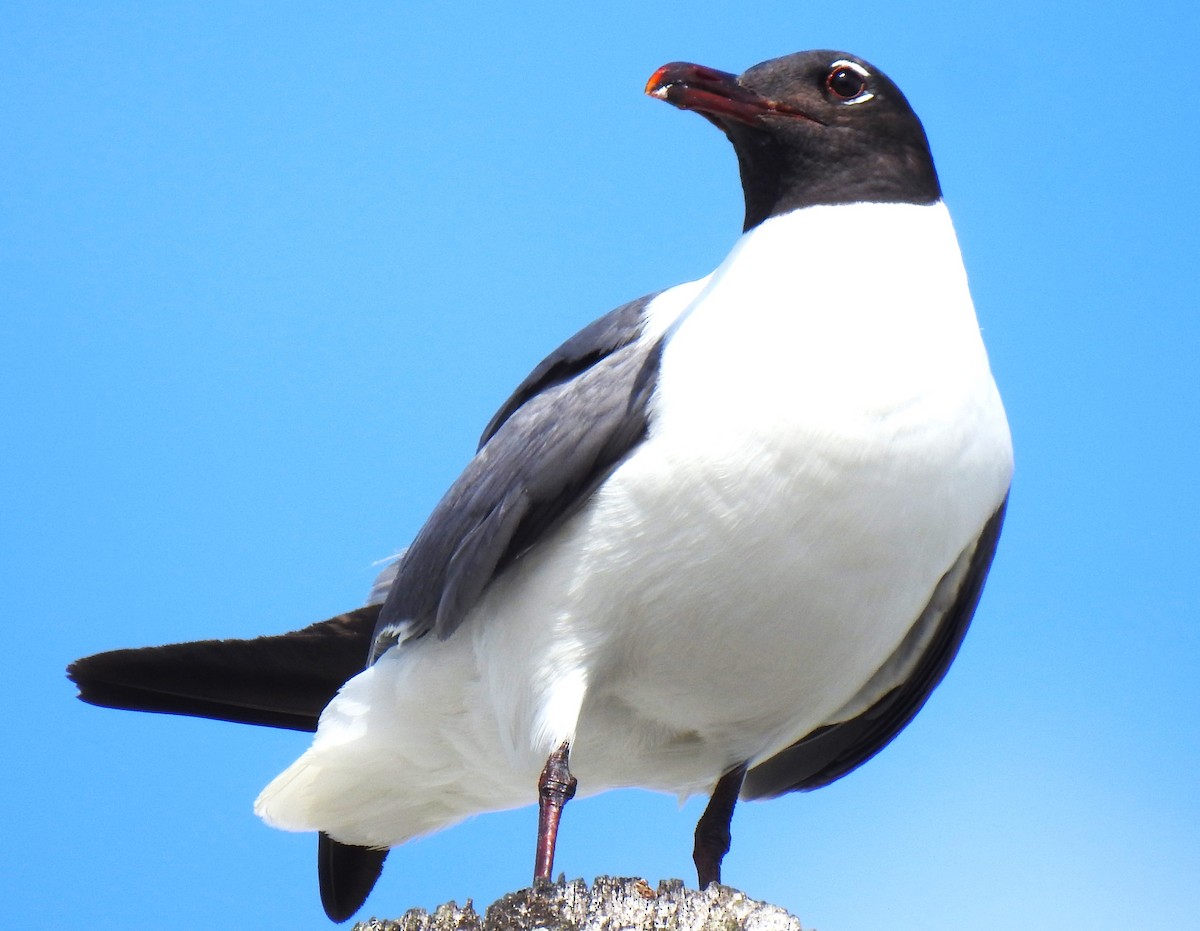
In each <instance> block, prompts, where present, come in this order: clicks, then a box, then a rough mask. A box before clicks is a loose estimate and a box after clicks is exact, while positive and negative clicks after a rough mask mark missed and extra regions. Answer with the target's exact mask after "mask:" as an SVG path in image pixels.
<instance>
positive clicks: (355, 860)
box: [317, 833, 388, 921]
mask: <svg viewBox="0 0 1200 931" xmlns="http://www.w3.org/2000/svg"><path fill="white" fill-rule="evenodd" d="M387 855H388V852H387V851H386V850H376V849H374V848H372V847H355V846H352V845H350V844H342V843H339V842H338V841H335V840H334V839H333V838H331V837H330V836H329V835H328V834H324V833H322V834H321V835H320V838H319V839H318V841H317V879H318V880H319V882H320V884H321V905H322V906H323V907H324V909H325V914H326V915H328V916H329V917H330V919H331V920H333V921H345V920H346V919H347V918H349V917H350V916H351V915H353V914H354V913H355V912H357V911H358V910H359V909H360V908H362V905H363V902H365V901H367V896H368V895H370V894H371V890H372V889H373V888H375V882H376V881H377V880H378V879H379V874H380V873H381V872H382V871H383V861H384V859H385V858H386V857H387Z"/></svg>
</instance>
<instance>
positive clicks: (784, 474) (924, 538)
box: [256, 204, 1012, 846]
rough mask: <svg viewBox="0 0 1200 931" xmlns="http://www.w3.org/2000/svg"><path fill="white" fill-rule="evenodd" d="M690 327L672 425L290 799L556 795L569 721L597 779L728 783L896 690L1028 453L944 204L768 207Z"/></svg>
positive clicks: (335, 741) (413, 664)
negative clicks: (954, 569)
mask: <svg viewBox="0 0 1200 931" xmlns="http://www.w3.org/2000/svg"><path fill="white" fill-rule="evenodd" d="M663 334H666V340H667V341H666V344H665V349H664V351H663V354H662V359H661V369H660V373H659V379H658V383H657V388H656V391H655V395H654V397H653V399H652V405H651V427H650V432H649V436H648V437H647V439H646V440H645V441H644V442H643V443H642V444H641V445H640V446H638V447H637V448H636V449H635V450H634V452H633V453H632V454H631V455H630V456H629V457H628V459H626V460H625V461H624V462H623V463H622V464H621V465H620V467H619V468H617V469H616V470H615V472H614V473H613V474H612V475H611V476H609V478H608V479H607V480H606V481H605V482H604V484H603V485H602V486H601V487H600V489H599V490H598V491H597V492H596V493H595V494H594V495H593V496H592V498H591V499H590V500H589V501H588V502H587V504H585V505H584V507H583V508H581V509H580V510H579V511H578V512H576V513H575V514H574V515H573V516H572V517H570V518H569V519H568V520H566V521H565V522H564V523H563V524H561V525H560V526H559V527H558V528H557V529H556V530H555V531H554V532H553V533H552V534H551V535H550V536H549V537H548V538H547V539H546V540H544V541H543V545H541V546H538V547H535V548H534V549H532V550H530V551H529V552H528V553H527V554H526V555H525V556H523V557H522V558H521V559H520V560H519V561H518V562H517V563H515V564H514V565H513V566H512V567H511V568H510V569H509V570H508V571H506V572H504V573H503V574H502V575H501V576H500V577H499V578H497V579H496V580H494V582H493V583H492V584H491V585H490V586H489V587H488V589H487V590H486V591H485V593H484V595H483V597H482V598H481V600H480V602H479V604H478V605H477V606H476V607H475V608H474V609H473V610H472V612H471V614H470V615H469V616H468V618H467V619H466V620H465V621H464V623H463V625H462V627H461V628H460V629H459V631H457V632H456V634H455V635H454V636H452V637H450V638H449V639H447V640H445V641H437V640H435V639H434V638H432V637H430V638H425V639H424V640H421V641H419V642H417V643H416V644H414V645H413V646H412V647H411V648H408V649H394V650H391V651H389V652H388V653H386V654H385V655H384V656H383V657H382V658H381V659H380V660H379V662H378V663H377V664H376V665H375V666H373V667H371V668H370V669H368V670H367V671H366V672H364V673H362V674H361V675H359V676H357V677H356V678H354V679H352V680H351V681H350V682H349V683H347V685H346V686H345V687H344V688H343V690H342V692H341V693H340V695H339V696H338V698H336V699H335V700H334V702H333V703H332V704H331V705H330V706H329V707H328V708H327V709H326V711H325V714H324V715H323V716H322V719H321V725H320V728H319V730H318V733H317V736H316V738H315V740H314V743H313V746H312V748H311V749H310V750H309V751H308V752H307V753H306V754H305V755H304V756H303V757H301V758H300V760H298V761H297V762H296V763H295V764H293V766H292V767H290V768H289V769H288V770H287V771H285V772H284V773H283V774H281V775H280V776H279V777H278V778H277V779H276V780H275V781H274V782H273V783H272V784H271V785H270V786H268V788H267V789H266V790H264V792H263V794H262V796H260V798H259V801H258V803H257V806H256V810H257V811H258V812H259V813H260V814H261V815H262V816H263V817H264V818H266V819H267V820H268V821H270V822H271V823H272V824H275V825H277V826H279V827H284V828H289V829H294V830H311V829H318V828H319V829H321V830H325V831H327V832H328V833H330V835H331V836H333V837H335V838H336V839H338V840H342V841H344V842H346V843H357V844H367V845H382V846H387V845H391V844H396V843H400V842H402V841H404V840H405V839H407V838H409V837H412V836H414V835H416V834H420V833H423V832H425V831H428V830H433V829H436V828H438V827H441V826H445V825H446V824H450V823H453V822H454V821H456V820H459V819H460V818H463V817H467V816H468V815H470V814H473V813H475V812H479V811H483V810H487V809H495V808H502V807H507V806H511V805H520V804H525V803H528V802H530V801H532V800H533V798H534V786H535V784H536V779H537V773H538V772H539V770H540V769H541V767H542V765H543V763H544V762H545V759H546V756H547V754H548V753H549V752H550V751H551V750H553V749H554V748H555V747H557V746H558V745H559V743H560V742H561V741H563V740H564V739H568V738H569V739H571V740H572V749H571V769H572V771H573V772H574V773H575V775H576V776H577V777H578V779H579V790H580V793H581V794H588V793H592V792H598V791H601V790H604V789H606V788H611V787H614V786H620V785H640V786H645V787H649V788H659V789H665V790H668V791H673V792H678V793H680V794H688V793H691V792H698V791H706V790H708V789H711V787H712V784H713V782H714V780H715V779H716V778H717V777H718V776H719V775H720V774H721V773H722V772H723V771H724V770H725V769H726V768H727V767H729V766H730V765H732V764H734V763H738V762H741V761H749V762H751V763H754V762H757V761H760V760H762V759H765V758H767V757H769V756H770V755H772V754H773V753H775V752H777V751H778V750H780V749H782V748H783V747H785V746H787V745H788V744H790V743H791V742H793V741H794V740H796V739H797V738H799V737H800V736H803V735H804V734H806V733H808V732H809V731H811V730H812V729H814V728H815V727H818V726H820V725H821V724H825V723H830V722H832V721H835V720H838V719H839V716H841V717H845V716H848V715H850V714H852V713H853V712H854V710H855V709H856V708H857V707H861V705H862V702H863V701H864V700H869V696H866V697H865V698H864V694H863V689H864V686H866V685H867V683H868V682H869V681H871V680H872V676H873V675H874V674H875V673H876V672H877V671H878V670H880V668H881V666H883V665H884V664H885V662H887V660H888V658H889V657H890V656H892V655H893V653H894V651H895V650H896V647H897V645H898V644H899V643H900V642H901V640H902V639H903V637H904V635H905V633H906V632H907V631H908V630H909V629H910V627H911V626H912V624H913V623H914V621H915V620H916V619H917V617H918V615H919V614H920V612H921V611H922V609H923V608H924V606H925V604H926V602H927V601H928V600H929V597H930V594H931V592H932V591H933V589H934V587H935V586H936V584H937V582H938V580H939V578H941V576H942V575H943V574H944V573H945V572H946V571H947V569H948V568H949V567H950V566H951V565H952V564H953V563H954V562H955V560H956V558H957V557H958V555H959V554H960V553H961V552H962V550H963V549H964V548H965V547H967V546H968V545H969V544H970V543H971V542H972V541H973V540H974V539H975V537H976V536H977V535H978V533H979V532H980V530H981V529H982V527H983V525H984V523H985V522H986V521H987V519H988V518H989V517H990V516H991V514H992V513H993V512H994V511H995V509H996V508H997V507H998V506H999V504H1000V502H1001V501H1002V500H1003V497H1004V495H1005V492H1006V490H1007V488H1008V484H1009V478H1010V474H1011V468H1012V460H1011V448H1010V445H1009V435H1008V428H1007V424H1006V422H1005V418H1004V412H1003V409H1002V408H1001V405H1000V401H999V398H998V396H997V394H996V389H995V386H994V384H993V383H992V378H991V374H990V372H989V370H988V364H987V358H986V355H985V353H984V350H983V346H982V343H981V341H980V337H979V330H978V325H977V324H976V321H975V316H974V311H973V309H972V306H971V301H970V297H969V294H968V292H967V286H966V279H965V276H964V274H963V270H962V265H961V261H960V259H959V253H958V246H957V243H956V241H955V238H954V232H953V229H952V228H951V225H950V221H949V217H948V216H947V214H946V212H945V209H944V208H943V207H942V206H941V205H940V204H937V205H934V206H931V207H917V206H907V205H869V204H863V205H858V206H853V207H836V208H825V207H818V208H809V209H806V210H803V211H797V212H795V213H793V214H790V215H788V216H784V217H778V218H775V219H772V220H769V221H767V222H766V223H763V224H762V225H761V226H760V227H758V228H757V229H755V230H754V231H752V232H751V233H749V234H747V235H746V236H744V237H743V238H742V240H740V241H739V243H738V245H737V247H736V248H735V249H734V251H733V253H731V255H730V256H729V258H728V259H727V260H726V261H725V262H724V263H723V264H722V265H721V267H720V268H719V269H718V270H717V271H716V272H715V273H714V274H713V275H711V276H710V277H709V278H708V279H704V280H702V281H700V282H693V283H692V284H690V285H685V286H681V287H680V288H676V289H672V290H671V291H668V292H666V293H664V294H663V295H662V296H660V297H659V298H658V299H656V300H655V301H654V302H653V303H652V304H651V305H650V307H649V320H648V325H647V327H646V331H645V334H644V336H643V338H644V339H645V340H646V341H647V343H648V344H649V342H651V341H653V340H656V339H657V338H659V337H660V336H662V335H663ZM889 668H890V667H889ZM883 678H886V676H884V677H883ZM876 681H879V679H878V678H877V679H876Z"/></svg>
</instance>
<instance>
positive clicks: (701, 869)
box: [692, 763, 746, 889]
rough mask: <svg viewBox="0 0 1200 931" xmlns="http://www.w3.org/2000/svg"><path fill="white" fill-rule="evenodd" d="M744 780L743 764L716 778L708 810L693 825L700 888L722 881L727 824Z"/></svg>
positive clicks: (727, 832)
mask: <svg viewBox="0 0 1200 931" xmlns="http://www.w3.org/2000/svg"><path fill="white" fill-rule="evenodd" d="M745 778H746V764H744V763H743V764H742V765H741V766H739V767H737V768H736V769H731V770H730V771H729V772H727V773H726V774H725V775H724V776H722V777H721V778H720V779H718V780H717V784H716V786H715V787H714V788H713V793H712V797H711V798H709V800H708V807H707V808H705V809H704V814H702V815H701V816H700V820H699V821H698V822H696V846H695V847H693V848H692V862H694V863H695V864H696V879H697V881H698V882H699V884H700V888H701V889H704V888H705V887H706V886H708V885H709V883H719V882H720V881H721V861H722V860H723V859H725V854H727V853H729V840H730V837H729V822H730V821H732V820H733V808H734V806H735V805H736V804H737V800H738V793H739V792H741V791H742V780H743V779H745Z"/></svg>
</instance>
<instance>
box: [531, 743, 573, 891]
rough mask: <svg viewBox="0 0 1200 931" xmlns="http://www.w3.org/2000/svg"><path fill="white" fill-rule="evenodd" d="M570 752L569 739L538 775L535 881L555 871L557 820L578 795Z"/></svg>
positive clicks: (554, 753)
mask: <svg viewBox="0 0 1200 931" xmlns="http://www.w3.org/2000/svg"><path fill="white" fill-rule="evenodd" d="M570 752H571V744H570V741H566V740H564V741H563V742H562V745H561V746H560V747H559V748H558V749H557V750H555V751H554V752H553V753H551V754H550V757H549V759H547V760H546V766H545V767H544V768H543V769H542V775H541V778H540V779H538V836H537V855H536V856H535V858H534V861H533V881H534V882H537V881H538V880H539V879H546V880H548V879H550V874H551V873H552V872H553V871H554V845H555V843H556V842H557V840H558V822H559V820H560V819H561V818H562V810H563V806H564V805H566V804H567V802H569V801H570V800H571V799H572V798H574V797H575V786H577V785H578V784H579V781H578V780H577V779H576V778H575V777H574V776H572V775H571V771H570V770H569V769H568V768H567V755H568V754H569V753H570Z"/></svg>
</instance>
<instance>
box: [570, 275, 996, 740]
mask: <svg viewBox="0 0 1200 931" xmlns="http://www.w3.org/2000/svg"><path fill="white" fill-rule="evenodd" d="M955 257H956V256H955ZM902 265H903V263H901V267H897V268H895V269H893V270H892V271H893V272H895V274H892V275H891V276H890V277H888V278H887V280H886V282H885V281H882V280H865V281H861V282H857V283H852V284H847V283H846V279H845V278H844V277H843V276H839V275H832V276H825V277H821V276H820V275H818V274H816V273H815V272H814V275H813V278H814V280H813V281H812V282H810V286H809V287H808V288H805V289H802V293H797V289H796V287H795V283H796V282H795V277H794V269H791V270H789V274H787V275H785V274H783V273H782V271H781V270H780V268H779V266H778V264H777V263H773V262H766V263H761V262H759V263H751V267H750V268H745V267H743V268H741V269H735V272H736V273H737V275H744V273H747V272H749V274H750V278H751V281H750V284H749V285H748V284H747V282H746V281H744V280H743V281H740V282H739V281H737V280H736V278H735V275H732V274H731V275H727V276H726V277H725V279H724V280H721V278H720V277H718V278H717V279H716V283H715V285H714V286H713V287H712V288H711V290H710V293H708V294H707V295H705V296H702V298H701V299H700V300H698V301H697V302H696V304H695V305H694V306H693V307H692V309H691V310H690V311H689V312H688V313H686V314H685V315H684V316H683V317H682V318H681V319H680V320H679V322H678V323H677V324H676V325H675V327H674V329H673V331H671V332H670V333H669V336H668V342H667V344H666V346H665V349H664V353H663V357H662V362H661V369H660V373H659V383H658V386H657V389H656V394H655V397H654V401H653V405H652V418H651V428H650V435H649V437H648V439H647V441H646V442H645V443H644V444H643V445H642V446H641V447H639V448H638V450H637V451H636V452H635V453H634V454H633V455H632V456H631V457H630V458H629V459H628V460H627V461H626V462H625V463H623V464H622V466H621V467H620V468H619V469H618V470H617V472H616V473H615V474H614V475H613V476H612V477H611V478H610V480H609V481H608V482H606V484H605V486H604V488H603V489H601V491H600V492H599V493H598V496H597V499H596V502H595V507H594V508H593V509H592V510H591V513H590V519H591V520H593V521H595V523H596V526H597V528H598V529H600V530H601V531H602V532H600V533H598V534H597V535H596V537H595V539H598V540H604V541H605V544H604V547H603V548H598V549H597V550H596V552H595V553H594V554H593V556H594V559H591V560H589V563H590V570H591V571H590V572H589V573H588V578H589V580H591V581H593V582H595V584H596V585H597V591H604V592H605V593H606V598H607V604H608V610H616V611H618V612H619V613H620V614H621V616H622V618H623V623H622V625H621V626H620V628H619V629H620V631H621V633H620V637H619V638H618V641H617V642H615V643H614V644H613V649H612V650H611V652H610V654H609V655H610V656H611V657H613V662H612V668H613V669H614V670H618V671H619V672H618V674H616V675H613V676H612V677H611V678H610V679H609V680H608V681H610V682H611V683H613V691H614V692H620V693H621V695H622V699H621V700H622V701H623V702H625V703H627V704H628V705H629V706H630V707H632V708H636V709H637V712H636V713H637V714H642V715H649V716H653V717H655V719H656V720H657V721H658V722H659V723H660V724H662V725H663V726H665V727H670V728H676V729H678V730H680V731H681V732H682V731H684V730H686V729H688V728H694V729H697V730H703V729H704V728H706V727H707V728H709V729H710V730H712V731H713V732H714V734H715V733H716V732H719V731H721V730H722V729H725V728H727V729H728V733H730V734H733V733H736V734H748V733H751V732H757V733H758V734H760V735H762V734H767V733H771V731H772V729H773V728H774V729H778V733H779V734H781V735H783V738H789V739H790V738H793V737H794V736H795V735H794V734H788V733H785V732H786V731H788V730H789V729H796V728H799V729H801V730H803V729H804V728H806V727H810V726H817V725H819V724H820V723H821V722H822V721H823V720H825V717H824V716H826V715H828V714H830V713H832V712H833V711H834V710H835V709H836V708H838V707H840V706H841V705H842V704H844V703H845V702H846V701H848V700H849V699H850V698H851V697H852V695H853V694H854V692H855V691H856V690H857V689H858V688H859V687H861V685H862V683H863V682H865V681H866V679H867V678H868V677H869V676H870V675H871V674H872V673H873V672H874V671H875V670H876V669H877V668H879V666H880V665H881V664H882V663H883V661H884V660H885V659H886V658H887V656H888V655H889V654H890V652H891V651H892V650H893V649H894V648H895V646H896V644H898V643H899V641H900V640H901V639H902V638H903V636H904V634H905V633H906V632H907V631H908V629H909V627H910V626H911V624H912V623H913V621H914V619H915V618H916V617H917V616H918V615H919V613H920V611H921V610H922V609H923V607H924V605H925V603H926V601H927V600H928V597H929V594H930V592H931V591H932V589H933V587H934V586H935V585H936V583H937V581H938V579H939V578H940V577H941V575H942V574H943V573H944V572H945V571H946V569H947V567H949V566H950V565H951V564H952V563H953V562H954V560H955V559H956V558H957V557H958V555H959V553H960V552H961V550H962V549H963V547H965V546H966V545H968V543H970V541H971V540H972V539H973V537H974V535H975V534H977V533H978V531H979V529H980V527H982V525H983V523H984V522H985V521H986V520H987V518H988V517H989V516H990V514H991V513H992V511H993V510H994V509H995V507H996V506H997V505H998V504H999V501H1000V500H1001V499H1002V497H1003V493H1004V489H1005V488H1006V487H1007V481H1008V468H1009V459H1008V456H1009V451H1008V434H1007V427H1006V426H1005V423H1004V418H1003V411H1002V409H1001V408H1000V405H999V401H998V399H997V397H996V393H995V388H994V385H993V383H992V380H991V376H990V373H989V371H988V367H987V362H986V357H985V355H984V353H983V350H982V345H981V343H980V340H979V334H978V328H977V326H976V325H975V322H974V314H973V311H972V308H971V305H970V299H969V296H968V295H967V292H966V289H965V282H963V283H962V285H961V287H959V286H957V285H956V286H955V287H953V288H951V289H949V290H946V289H944V288H941V287H940V286H934V287H932V288H930V287H928V286H927V285H926V284H925V280H924V278H923V276H922V275H920V274H912V273H911V270H910V269H905V268H903V267H902ZM959 277H960V279H961V275H960V276H959ZM733 285H739V286H736V287H735V286H733ZM610 575H611V578H610ZM618 577H619V584H616V583H617V580H618ZM610 583H611V584H610ZM590 587H591V586H590V583H588V584H585V585H583V586H582V587H581V589H580V592H581V594H584V595H585V596H586V590H587V589H589V588H590ZM614 591H616V592H619V594H618V595H617V596H616V597H615V598H614V596H613V592H614ZM797 715H799V716H800V717H799V718H798V717H796V716H797ZM800 718H803V720H801V719H800ZM748 722H754V726H752V727H747V723H748ZM783 738H781V739H783Z"/></svg>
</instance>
